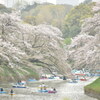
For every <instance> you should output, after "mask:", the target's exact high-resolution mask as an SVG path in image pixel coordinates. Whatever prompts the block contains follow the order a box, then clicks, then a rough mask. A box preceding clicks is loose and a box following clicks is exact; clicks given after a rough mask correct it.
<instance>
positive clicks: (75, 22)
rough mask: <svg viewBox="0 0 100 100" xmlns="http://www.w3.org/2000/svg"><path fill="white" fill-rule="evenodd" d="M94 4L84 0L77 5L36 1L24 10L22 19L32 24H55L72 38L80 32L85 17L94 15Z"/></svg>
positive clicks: (65, 36)
mask: <svg viewBox="0 0 100 100" xmlns="http://www.w3.org/2000/svg"><path fill="white" fill-rule="evenodd" d="M94 5H95V3H91V2H88V3H87V2H84V3H82V4H80V5H78V6H76V7H73V6H71V5H53V4H37V3H35V4H34V5H31V6H29V5H28V6H27V7H26V8H25V9H23V10H22V19H23V20H24V21H25V22H27V23H30V24H32V25H39V24H50V25H53V26H55V27H58V28H59V29H60V30H61V31H62V32H63V37H64V38H72V37H75V36H76V35H78V34H79V33H80V31H81V25H82V23H83V22H84V19H86V18H89V17H92V16H93V12H92V8H93V6H94Z"/></svg>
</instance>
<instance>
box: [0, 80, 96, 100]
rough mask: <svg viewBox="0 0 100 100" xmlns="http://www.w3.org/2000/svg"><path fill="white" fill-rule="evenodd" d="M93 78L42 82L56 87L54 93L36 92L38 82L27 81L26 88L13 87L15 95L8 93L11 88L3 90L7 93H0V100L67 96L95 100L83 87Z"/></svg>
mask: <svg viewBox="0 0 100 100" xmlns="http://www.w3.org/2000/svg"><path fill="white" fill-rule="evenodd" d="M93 80H95V79H90V80H89V81H88V82H79V83H75V84H73V83H67V82H66V81H49V82H48V81H47V82H44V83H45V84H47V85H48V86H50V87H56V89H57V91H58V92H57V93H56V94H48V93H38V92H37V91H38V88H37V87H38V85H39V84H40V82H36V83H29V84H28V86H29V87H28V88H26V89H14V91H15V93H16V95H13V96H11V95H9V91H10V89H11V88H6V89H5V90H6V91H7V92H8V94H0V100H63V98H65V97H66V98H69V99H70V100H97V99H95V98H92V97H89V96H87V95H85V94H84V89H83V87H84V86H85V85H87V84H89V83H91V82H92V81H93Z"/></svg>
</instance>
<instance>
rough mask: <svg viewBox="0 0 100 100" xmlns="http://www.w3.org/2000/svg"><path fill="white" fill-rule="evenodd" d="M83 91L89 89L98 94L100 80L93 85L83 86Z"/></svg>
mask: <svg viewBox="0 0 100 100" xmlns="http://www.w3.org/2000/svg"><path fill="white" fill-rule="evenodd" d="M85 89H91V90H93V91H95V92H97V93H100V78H98V79H97V80H95V81H94V82H93V83H91V84H89V85H87V86H85Z"/></svg>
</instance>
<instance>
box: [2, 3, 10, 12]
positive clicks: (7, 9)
mask: <svg viewBox="0 0 100 100" xmlns="http://www.w3.org/2000/svg"><path fill="white" fill-rule="evenodd" d="M11 11H12V9H11V8H6V7H5V6H4V5H2V4H0V13H4V12H6V13H11Z"/></svg>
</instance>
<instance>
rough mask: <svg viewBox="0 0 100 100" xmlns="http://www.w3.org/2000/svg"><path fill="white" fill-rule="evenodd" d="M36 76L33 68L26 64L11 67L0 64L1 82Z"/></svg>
mask: <svg viewBox="0 0 100 100" xmlns="http://www.w3.org/2000/svg"><path fill="white" fill-rule="evenodd" d="M30 77H32V78H36V79H38V77H39V76H38V73H37V72H36V70H35V69H34V68H30V67H28V66H24V67H20V68H16V67H15V68H11V67H8V66H5V65H3V66H0V80H1V81H2V82H6V81H12V80H19V79H22V78H24V79H25V78H30Z"/></svg>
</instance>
